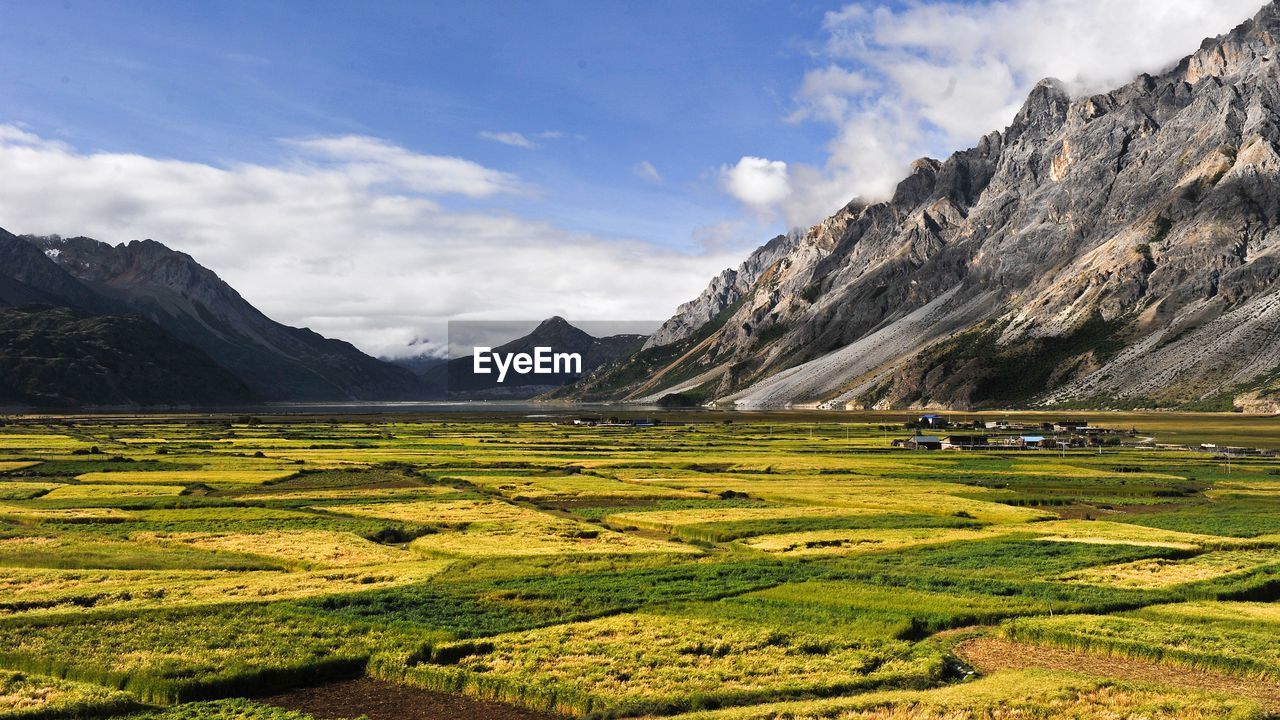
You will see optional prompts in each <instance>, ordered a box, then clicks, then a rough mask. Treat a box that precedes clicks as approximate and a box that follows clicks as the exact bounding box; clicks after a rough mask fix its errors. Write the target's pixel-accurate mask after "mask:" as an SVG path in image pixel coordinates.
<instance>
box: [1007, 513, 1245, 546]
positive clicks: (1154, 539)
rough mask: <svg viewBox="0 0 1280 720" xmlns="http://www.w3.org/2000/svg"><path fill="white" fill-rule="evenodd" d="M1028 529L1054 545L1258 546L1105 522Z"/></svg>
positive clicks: (1061, 523) (1047, 524)
mask: <svg viewBox="0 0 1280 720" xmlns="http://www.w3.org/2000/svg"><path fill="white" fill-rule="evenodd" d="M1027 529H1028V530H1030V531H1032V532H1035V533H1036V534H1037V535H1038V536H1039V538H1040V539H1041V540H1046V541H1052V542H1080V543H1097V544H1102V545H1137V546H1140V547H1167V548H1176V549H1181V550H1195V549H1198V548H1213V547H1245V546H1249V545H1256V544H1258V543H1257V541H1256V540H1240V539H1235V538H1224V537H1218V536H1216V535H1200V534H1197V533H1188V532H1179V531H1177V530H1163V529H1160V528H1151V527H1145V526H1142V525H1132V524H1129V523H1117V522H1107V521H1104V520H1059V521H1056V522H1045V523H1036V524H1034V525H1030V526H1028V528H1027Z"/></svg>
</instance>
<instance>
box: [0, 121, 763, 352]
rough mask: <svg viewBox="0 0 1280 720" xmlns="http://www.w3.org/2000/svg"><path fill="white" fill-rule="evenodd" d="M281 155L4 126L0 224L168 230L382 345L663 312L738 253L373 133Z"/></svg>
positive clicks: (240, 274) (263, 299)
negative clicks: (582, 211) (558, 212)
mask: <svg viewBox="0 0 1280 720" xmlns="http://www.w3.org/2000/svg"><path fill="white" fill-rule="evenodd" d="M286 147H288V148H290V149H291V150H292V151H293V154H292V155H291V156H290V157H289V158H287V159H286V160H285V161H283V162H281V163H279V164H275V165H255V164H243V165H236V166H231V167H215V166H212V165H207V164H202V163H193V162H183V161H178V160H166V159H156V158H150V157H145V156H142V155H130V154H116V153H85V152H80V151H77V150H75V149H73V148H70V147H68V146H66V145H64V144H61V143H57V142H49V141H46V140H44V139H42V138H40V137H39V136H37V135H35V134H33V133H31V132H29V131H27V130H23V129H19V128H14V127H6V126H0V226H3V227H4V228H5V229H7V230H10V231H11V232H17V233H34V234H51V233H59V234H62V235H64V236H69V235H88V236H90V237H95V238H98V239H100V240H104V241H108V242H112V243H116V242H125V241H128V240H132V239H139V238H154V239H156V240H159V241H161V242H164V243H165V244H167V245H169V246H170V247H173V248H175V249H177V250H182V251H184V252H188V253H190V254H191V255H192V256H194V257H195V258H196V260H198V261H200V262H201V263H202V264H204V265H206V266H207V267H209V268H211V269H213V270H214V271H216V272H217V273H218V274H219V275H221V276H222V277H223V278H224V279H226V280H227V281H228V282H230V283H231V284H232V285H233V286H234V287H235V288H236V289H237V290H239V291H240V292H241V293H242V294H243V295H244V296H245V298H246V299H248V300H249V301H250V302H252V303H253V304H255V305H256V306H258V307H259V308H260V309H262V310H263V311H264V312H266V313H267V314H268V315H270V316H272V317H274V318H275V319H277V320H280V321H282V322H286V323H289V324H292V325H304V326H309V327H312V328H314V329H316V330H317V331H319V332H321V333H324V334H326V335H330V336H333V337H340V338H343V339H347V340H351V341H352V342H354V343H356V344H357V345H359V346H360V347H361V348H363V349H365V350H367V351H369V352H373V353H383V352H396V351H398V350H399V351H402V350H403V348H405V347H406V346H407V345H408V344H409V343H410V342H411V341H412V340H413V339H414V338H420V337H427V338H431V339H432V340H436V341H438V340H440V339H443V334H442V330H443V324H444V321H445V320H447V319H449V318H454V317H465V318H469V319H509V318H522V319H540V318H544V317H549V316H551V315H555V314H560V315H564V316H568V317H573V318H580V319H587V320H591V319H641V320H644V319H659V320H660V319H663V318H665V317H667V316H668V315H670V313H671V311H672V309H673V307H674V305H675V304H676V303H677V302H679V301H680V300H682V299H686V298H689V297H693V296H694V295H696V294H697V293H698V292H699V291H700V290H701V289H702V287H703V286H704V285H705V284H706V281H707V278H709V277H711V276H712V275H713V274H714V273H716V272H718V271H719V270H720V269H721V268H723V267H726V266H728V265H731V264H733V263H734V262H735V261H736V260H737V259H738V258H737V257H736V253H732V252H727V251H726V252H720V253H710V252H701V253H696V254H690V253H682V252H678V251H675V250H671V249H669V248H665V247H658V246H654V245H649V244H645V243H642V242H638V241H628V240H606V239H602V238H599V237H595V236H592V235H587V234H583V233H575V232H570V231H567V230H565V229H563V228H560V227H557V226H556V225H554V224H552V223H549V222H545V221H541V220H531V219H529V218H525V217H520V216H517V215H514V214H511V213H507V212H502V211H500V210H494V209H492V208H476V209H468V210H453V209H448V208H447V207H446V206H445V202H446V198H447V196H449V195H462V196H464V197H468V198H483V197H486V196H489V197H492V196H500V195H501V194H502V193H511V192H522V191H524V190H525V187H524V185H523V184H522V183H521V182H520V180H519V179H518V178H516V177H514V176H512V175H509V174H507V173H503V172H499V171H496V170H492V169H490V168H486V167H483V166H481V165H478V164H476V163H472V162H470V161H467V160H463V159H459V158H444V157H437V156H431V155H420V154H417V153H414V152H412V151H410V150H407V149H405V148H402V147H398V146H395V145H393V144H390V143H387V142H386V141H383V140H379V139H376V138H368V137H337V138H309V139H305V140H295V141H288V142H287V143H286Z"/></svg>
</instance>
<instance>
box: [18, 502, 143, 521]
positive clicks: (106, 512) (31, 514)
mask: <svg viewBox="0 0 1280 720" xmlns="http://www.w3.org/2000/svg"><path fill="white" fill-rule="evenodd" d="M128 517H129V514H128V513H126V512H125V511H123V510H120V509H118V508H70V509H65V510H58V509H43V508H34V507H22V506H18V505H9V504H5V503H0V519H4V520H13V521H16V522H20V523H27V522H36V521H46V522H55V521H60V522H95V521H96V522H113V521H114V522H120V521H123V520H126V519H128Z"/></svg>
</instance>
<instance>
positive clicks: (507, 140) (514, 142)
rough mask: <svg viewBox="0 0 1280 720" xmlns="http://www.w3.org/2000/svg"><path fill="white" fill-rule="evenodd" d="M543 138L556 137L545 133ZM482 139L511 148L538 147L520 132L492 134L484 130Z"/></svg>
mask: <svg viewBox="0 0 1280 720" xmlns="http://www.w3.org/2000/svg"><path fill="white" fill-rule="evenodd" d="M541 137H555V136H552V135H548V134H546V133H543V134H542V135H541ZM480 138H481V139H483V140H492V141H493V142H496V143H502V144H503V145H510V146H511V147H518V148H525V149H530V148H536V147H538V145H537V143H535V142H534V141H532V140H530V139H529V138H527V137H525V135H524V133H518V132H492V131H489V130H483V131H481V132H480Z"/></svg>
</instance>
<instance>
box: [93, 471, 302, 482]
mask: <svg viewBox="0 0 1280 720" xmlns="http://www.w3.org/2000/svg"><path fill="white" fill-rule="evenodd" d="M294 472H297V471H296V470H294V469H281V470H153V471H128V470H125V471H121V472H91V473H85V474H83V475H81V476H79V477H78V478H76V479H77V480H79V481H80V482H82V483H112V484H117V485H150V484H157V485H193V484H196V483H204V484H206V485H215V486H216V485H261V484H262V483H265V482H269V481H271V480H279V479H281V478H286V477H289V476H290V475H292V474H293V473H294Z"/></svg>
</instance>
